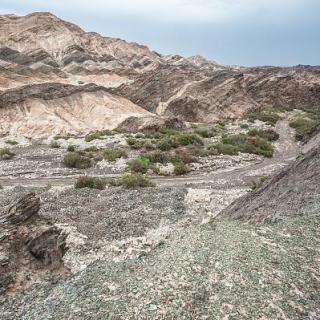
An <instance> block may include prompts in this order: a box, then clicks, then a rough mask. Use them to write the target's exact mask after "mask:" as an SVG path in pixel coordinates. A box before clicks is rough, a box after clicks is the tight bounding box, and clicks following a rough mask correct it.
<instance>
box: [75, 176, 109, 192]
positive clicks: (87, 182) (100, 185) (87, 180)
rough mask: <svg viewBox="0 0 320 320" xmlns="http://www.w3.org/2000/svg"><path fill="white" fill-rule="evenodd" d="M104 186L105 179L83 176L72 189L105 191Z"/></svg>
mask: <svg viewBox="0 0 320 320" xmlns="http://www.w3.org/2000/svg"><path fill="white" fill-rule="evenodd" d="M106 185H107V181H106V179H103V178H96V177H87V176H85V177H80V178H78V180H77V181H76V183H75V185H74V187H75V188H76V189H81V188H90V189H99V190H103V189H105V187H106Z"/></svg>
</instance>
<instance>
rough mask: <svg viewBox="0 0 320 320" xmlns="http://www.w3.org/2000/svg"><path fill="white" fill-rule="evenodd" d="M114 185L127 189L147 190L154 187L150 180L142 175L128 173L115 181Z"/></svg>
mask: <svg viewBox="0 0 320 320" xmlns="http://www.w3.org/2000/svg"><path fill="white" fill-rule="evenodd" d="M113 185H117V186H124V187H126V188H137V187H139V188H146V187H151V186H153V184H152V183H151V181H150V179H149V178H147V177H146V176H145V175H143V174H142V173H126V174H124V175H123V176H122V177H120V178H118V179H115V180H114V181H113Z"/></svg>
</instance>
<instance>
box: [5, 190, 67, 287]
mask: <svg viewBox="0 0 320 320" xmlns="http://www.w3.org/2000/svg"><path fill="white" fill-rule="evenodd" d="M39 209H40V199H39V198H38V197H36V196H35V194H34V193H29V194H26V195H25V196H23V197H22V198H21V199H20V200H19V201H18V202H17V203H16V204H15V205H13V206H11V207H10V208H9V210H8V211H7V213H3V214H1V215H0V271H1V276H0V293H6V292H15V291H20V290H24V289H26V288H28V287H29V286H31V285H33V284H35V283H45V282H46V281H47V282H49V283H50V282H51V281H54V279H55V278H57V277H58V278H63V276H64V275H65V274H67V273H68V272H67V270H66V269H65V268H64V266H63V261H62V258H63V256H64V254H65V253H66V250H67V248H66V235H65V234H64V233H63V232H62V229H59V228H57V227H55V226H52V225H51V226H50V225H49V224H48V222H47V221H44V220H43V219H41V218H40V217H39V216H38V212H39Z"/></svg>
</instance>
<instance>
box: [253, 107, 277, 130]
mask: <svg viewBox="0 0 320 320" xmlns="http://www.w3.org/2000/svg"><path fill="white" fill-rule="evenodd" d="M280 119H281V117H280V115H279V114H278V112H277V111H276V110H273V109H270V110H261V111H256V112H252V113H250V114H249V115H248V120H249V121H251V122H254V121H255V120H260V121H263V122H265V123H268V124H269V125H271V126H274V125H275V124H276V123H277V122H278V120H280Z"/></svg>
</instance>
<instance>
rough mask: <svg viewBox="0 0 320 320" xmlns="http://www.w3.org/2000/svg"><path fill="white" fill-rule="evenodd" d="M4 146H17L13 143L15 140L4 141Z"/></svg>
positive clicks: (15, 142)
mask: <svg viewBox="0 0 320 320" xmlns="http://www.w3.org/2000/svg"><path fill="white" fill-rule="evenodd" d="M6 144H10V145H12V146H16V145H17V144H19V143H18V142H17V141H15V140H7V141H6Z"/></svg>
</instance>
